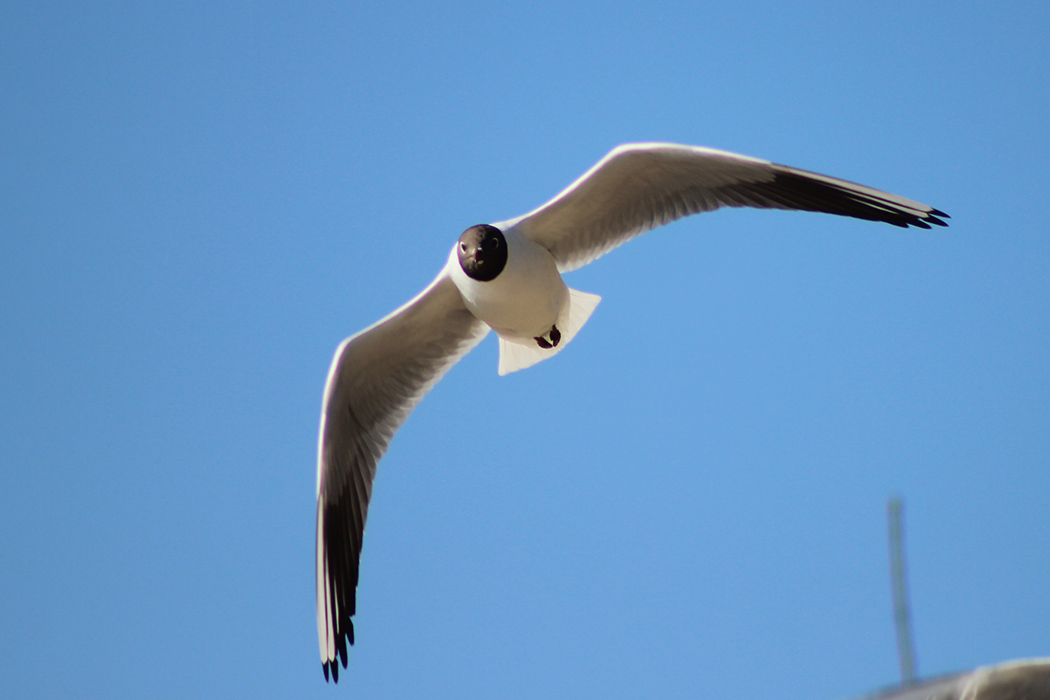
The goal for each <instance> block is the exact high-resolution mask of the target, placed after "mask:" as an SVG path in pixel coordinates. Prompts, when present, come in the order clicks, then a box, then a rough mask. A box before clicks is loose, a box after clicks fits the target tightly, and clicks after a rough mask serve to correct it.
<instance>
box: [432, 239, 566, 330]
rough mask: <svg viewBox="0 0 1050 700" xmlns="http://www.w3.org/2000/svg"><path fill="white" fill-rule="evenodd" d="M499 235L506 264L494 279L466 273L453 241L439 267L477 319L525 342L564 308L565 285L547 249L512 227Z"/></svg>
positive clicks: (557, 316) (553, 320)
mask: <svg viewBox="0 0 1050 700" xmlns="http://www.w3.org/2000/svg"><path fill="white" fill-rule="evenodd" d="M503 237H504V240H505V241H506V246H507V265H506V267H504V269H503V271H502V272H500V274H499V276H498V277H496V278H495V279H492V280H488V281H478V280H476V279H473V278H471V277H468V276H467V274H466V273H465V272H464V271H463V268H462V267H461V266H460V264H459V257H458V255H457V247H456V246H453V248H452V252H451V253H449V256H448V264H447V265H446V266H445V272H446V273H447V274H448V275H449V277H451V278H452V281H453V282H455V284H456V288H457V289H458V290H459V293H460V295H461V296H462V297H463V303H464V304H465V305H466V307H467V309H468V310H469V311H470V312H471V313H472V314H474V316H476V317H477V318H478V320H480V321H483V322H484V323H485V324H486V325H487V326H488V327H489V328H491V329H492V330H494V331H496V333H498V334H499V336H500V338H503V339H506V340H510V341H515V342H523V343H524V342H529V343H531V342H532V339H533V338H535V337H536V336H540V335H543V334H544V333H546V332H548V331H549V330H550V328H551V326H552V325H554V324H556V323H557V322H558V321H559V319H560V318H561V317H562V316H563V315H564V314H566V313H567V310H568V305H569V288H568V286H567V285H566V284H565V281H564V280H563V279H562V278H561V275H560V274H559V273H558V265H557V263H556V262H555V261H554V257H553V256H552V255H551V254H550V251H548V250H547V249H546V248H544V247H543V246H541V245H539V244H537V243H533V242H532V241H530V240H529V239H528V238H526V237H525V236H523V235H521V233H520V232H518V231H517V230H516V229H509V230H507V231H504V232H503Z"/></svg>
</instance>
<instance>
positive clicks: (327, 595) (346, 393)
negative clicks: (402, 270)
mask: <svg viewBox="0 0 1050 700" xmlns="http://www.w3.org/2000/svg"><path fill="white" fill-rule="evenodd" d="M488 330H489V329H488V326H486V325H485V324H484V323H482V322H481V321H479V320H477V319H476V318H475V317H474V315H473V314H471V313H470V311H468V310H467V307H466V306H464V304H463V299H462V297H461V296H460V294H459V290H457V289H456V285H455V284H454V283H453V281H452V279H451V278H450V277H449V276H448V275H447V273H446V272H445V271H442V273H441V274H440V275H438V277H437V278H436V279H435V280H434V281H433V282H432V283H431V284H430V286H428V287H427V288H426V289H425V290H423V291H422V292H421V293H420V294H419V295H418V296H416V297H415V298H414V299H412V301H410V302H408V303H407V304H405V305H404V306H402V307H401V308H400V309H398V310H397V311H395V312H394V313H392V314H390V315H389V316H387V317H386V318H384V319H383V320H381V321H379V322H378V323H376V324H374V325H372V326H371V327H369V328H366V329H365V330H363V331H361V332H360V333H358V334H356V335H354V336H351V337H350V338H347V339H346V340H345V341H343V343H342V344H341V345H340V346H339V348H338V349H337V350H336V352H335V357H334V358H333V359H332V366H331V369H329V371H328V381H327V382H326V384H325V390H324V403H323V406H322V409H321V429H320V436H319V437H318V447H317V631H318V635H319V637H320V643H321V663H322V665H323V666H324V672H325V678H326V679H327V678H328V674H329V670H330V671H331V673H332V676H333V677H334V679H335V680H336V681H338V680H339V666H338V661H339V660H340V659H341V660H342V663H343V668H346V663H347V649H346V647H347V643H349V644H353V643H354V627H353V622H352V621H351V620H350V618H351V617H352V616H353V614H354V611H355V605H356V602H355V598H356V589H357V571H358V561H359V559H360V554H361V538H362V535H363V534H364V528H365V515H366V514H367V512H368V500H369V496H370V495H371V493H372V481H373V479H374V478H375V473H376V464H377V463H378V462H379V458H380V457H382V456H383V453H384V452H386V448H387V445H388V444H389V443H390V440H391V438H392V437H393V436H394V432H395V431H397V429H398V427H400V425H401V424H402V423H403V422H404V421H405V419H406V418H407V417H408V414H409V413H410V412H411V411H412V409H413V408H415V406H416V404H417V403H419V401H420V399H422V398H423V396H424V395H425V394H426V393H427V391H429V390H430V388H431V387H433V386H434V384H435V383H437V381H438V380H439V379H440V378H441V377H442V375H444V374H445V372H447V371H448V370H449V368H450V367H452V365H454V364H455V363H456V362H457V361H458V360H459V359H460V358H461V357H463V356H464V355H466V354H467V352H469V351H470V349H471V348H473V347H474V346H475V345H477V344H478V343H479V342H481V339H482V338H484V337H485V334H486V333H488Z"/></svg>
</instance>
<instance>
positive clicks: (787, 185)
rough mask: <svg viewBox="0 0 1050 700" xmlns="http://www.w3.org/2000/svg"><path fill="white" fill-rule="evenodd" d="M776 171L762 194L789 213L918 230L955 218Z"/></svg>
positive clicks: (815, 177)
mask: <svg viewBox="0 0 1050 700" xmlns="http://www.w3.org/2000/svg"><path fill="white" fill-rule="evenodd" d="M773 167H774V172H775V177H774V180H773V181H772V182H769V183H763V184H762V187H761V194H762V195H763V196H765V197H767V198H769V199H770V200H772V201H774V202H777V203H779V204H780V205H782V206H785V207H786V208H789V209H803V210H808V211H819V212H825V213H828V214H838V215H839V216H852V217H854V218H857V219H868V220H869V221H881V222H883V223H887V224H891V225H893V226H899V227H900V228H908V227H909V226H915V227H917V228H924V229H928V228H931V224H932V225H933V226H947V225H948V224H946V223H945V222H944V221H941V219H940V218H938V217H943V218H945V219H947V218H951V217H949V216H948V215H947V214H945V213H944V212H942V211H941V210H940V209H933V208H930V209H929V210H928V211H916V210H914V209H913V208H911V207H904V206H901V205H899V204H898V203H896V202H894V201H892V200H891V199H887V198H884V197H881V196H879V194H878V193H877V192H876V193H871V192H866V191H863V190H866V189H868V188H859V189H861V190H862V191H858V190H854V189H852V188H851V187H850V185H851V184H852V183H847V182H845V181H843V182H841V183H836V182H829V181H827V179H825V178H824V176H819V175H815V174H813V173H806V172H805V171H800V170H796V169H794V168H788V167H785V166H780V165H774V166H773ZM767 206H768V205H767Z"/></svg>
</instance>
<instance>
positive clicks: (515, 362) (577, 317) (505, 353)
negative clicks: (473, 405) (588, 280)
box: [499, 289, 602, 377]
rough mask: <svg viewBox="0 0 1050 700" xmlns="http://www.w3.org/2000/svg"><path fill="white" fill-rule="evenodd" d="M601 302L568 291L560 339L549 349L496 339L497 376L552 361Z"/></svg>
mask: <svg viewBox="0 0 1050 700" xmlns="http://www.w3.org/2000/svg"><path fill="white" fill-rule="evenodd" d="M601 300H602V298H601V297H600V296H598V295H597V294H588V293H587V292H581V291H578V290H576V289H570V290H569V307H568V311H567V313H565V314H563V315H562V318H559V319H558V324H557V325H558V330H559V331H560V332H561V339H560V340H559V341H558V344H557V345H556V346H554V347H550V348H541V347H540V346H539V345H538V344H537V343H536V341H534V340H528V341H516V340H507V339H506V338H504V337H502V336H500V339H499V373H500V376H501V377H502V376H503V375H504V374H510V373H511V372H517V371H518V370H519V369H525V368H526V367H531V366H533V365H534V364H536V363H537V362H539V361H540V360H546V359H547V358H548V357H554V356H555V355H557V354H558V353H559V352H561V349H562V348H564V347H565V346H566V345H568V344H569V343H570V342H571V341H572V339H573V338H575V337H576V334H577V333H578V332H579V331H580V329H581V328H583V324H585V323H587V319H589V318H590V317H591V314H592V313H594V309H595V307H597V306H598V302H599V301H601Z"/></svg>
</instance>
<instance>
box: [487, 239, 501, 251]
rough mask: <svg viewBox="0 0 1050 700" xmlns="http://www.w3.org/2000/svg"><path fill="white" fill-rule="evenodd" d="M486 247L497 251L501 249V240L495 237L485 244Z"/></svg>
mask: <svg viewBox="0 0 1050 700" xmlns="http://www.w3.org/2000/svg"><path fill="white" fill-rule="evenodd" d="M485 247H486V248H488V249H489V250H495V249H496V248H499V239H498V238H496V237H495V236H493V237H492V238H490V239H488V240H487V241H486V242H485Z"/></svg>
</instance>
